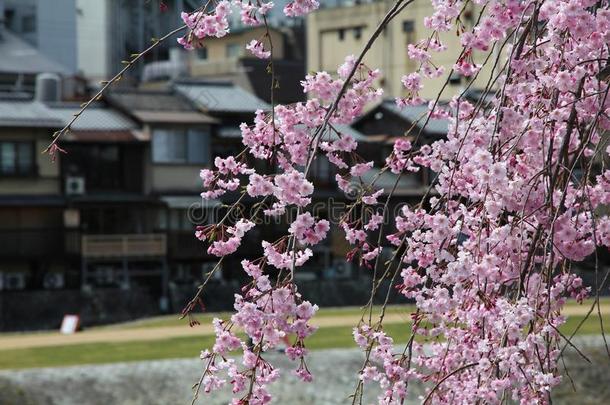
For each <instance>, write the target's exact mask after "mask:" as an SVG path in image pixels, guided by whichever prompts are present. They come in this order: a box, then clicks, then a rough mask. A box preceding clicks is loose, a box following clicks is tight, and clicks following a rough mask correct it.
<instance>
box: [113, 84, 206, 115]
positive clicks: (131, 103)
mask: <svg viewBox="0 0 610 405" xmlns="http://www.w3.org/2000/svg"><path fill="white" fill-rule="evenodd" d="M106 97H107V98H108V99H109V101H111V102H113V103H116V104H117V105H119V106H121V107H123V108H125V109H128V110H133V111H183V112H192V111H197V109H196V108H195V107H194V106H193V105H192V104H191V103H190V102H189V101H188V100H186V99H184V98H183V97H181V96H179V95H176V94H174V93H173V92H170V91H150V90H140V89H134V90H118V91H113V92H111V93H109V94H108V95H107V96H106Z"/></svg>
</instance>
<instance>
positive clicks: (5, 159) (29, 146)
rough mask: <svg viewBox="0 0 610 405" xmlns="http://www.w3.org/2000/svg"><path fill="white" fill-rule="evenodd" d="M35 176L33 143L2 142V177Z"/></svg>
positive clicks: (0, 151)
mask: <svg viewBox="0 0 610 405" xmlns="http://www.w3.org/2000/svg"><path fill="white" fill-rule="evenodd" d="M32 174H34V144H33V143H32V142H0V175H3V176H28V175H32Z"/></svg>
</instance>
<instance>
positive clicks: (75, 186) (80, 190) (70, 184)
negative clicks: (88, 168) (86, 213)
mask: <svg viewBox="0 0 610 405" xmlns="http://www.w3.org/2000/svg"><path fill="white" fill-rule="evenodd" d="M65 186H66V195H82V194H85V178H84V177H82V176H67V177H66V184H65Z"/></svg>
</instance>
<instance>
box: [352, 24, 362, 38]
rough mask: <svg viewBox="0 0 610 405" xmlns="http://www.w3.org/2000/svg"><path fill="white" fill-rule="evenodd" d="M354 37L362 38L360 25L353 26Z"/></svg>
mask: <svg viewBox="0 0 610 405" xmlns="http://www.w3.org/2000/svg"><path fill="white" fill-rule="evenodd" d="M354 38H355V39H360V38H362V27H356V28H354Z"/></svg>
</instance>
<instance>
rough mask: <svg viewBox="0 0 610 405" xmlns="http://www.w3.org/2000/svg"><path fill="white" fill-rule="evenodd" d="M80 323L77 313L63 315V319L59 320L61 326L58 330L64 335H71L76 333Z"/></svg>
mask: <svg viewBox="0 0 610 405" xmlns="http://www.w3.org/2000/svg"><path fill="white" fill-rule="evenodd" d="M79 324H80V316H78V315H64V319H63V321H61V328H60V329H59V331H60V332H61V333H63V334H64V335H71V334H73V333H76V331H77V330H78V326H79Z"/></svg>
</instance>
